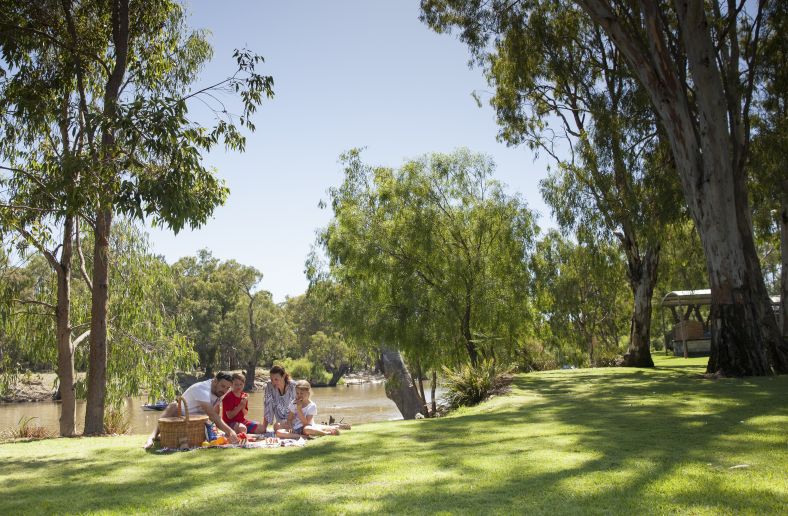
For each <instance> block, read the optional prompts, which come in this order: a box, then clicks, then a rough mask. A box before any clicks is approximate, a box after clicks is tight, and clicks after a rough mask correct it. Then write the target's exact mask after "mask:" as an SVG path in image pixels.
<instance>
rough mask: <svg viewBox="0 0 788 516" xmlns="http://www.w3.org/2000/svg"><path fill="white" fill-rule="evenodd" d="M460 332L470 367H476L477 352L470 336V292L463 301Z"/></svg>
mask: <svg viewBox="0 0 788 516" xmlns="http://www.w3.org/2000/svg"><path fill="white" fill-rule="evenodd" d="M460 330H461V331H462V337H463V338H464V339H465V349H466V350H467V351H468V358H470V360H471V365H472V366H473V367H476V363H477V362H478V361H479V352H478V350H477V349H476V344H475V343H474V342H473V335H472V334H471V300H470V292H469V293H468V294H467V299H466V301H465V313H464V314H463V316H462V321H461V323H460Z"/></svg>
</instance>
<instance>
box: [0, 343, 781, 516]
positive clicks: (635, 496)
mask: <svg viewBox="0 0 788 516" xmlns="http://www.w3.org/2000/svg"><path fill="white" fill-rule="evenodd" d="M655 363H656V367H655V368H653V369H632V368H594V369H574V370H557V371H546V372H535V373H530V374H518V375H516V376H515V377H514V380H513V384H512V391H511V392H510V393H509V394H507V395H504V396H498V397H495V398H493V399H492V400H489V401H487V402H485V403H483V404H481V405H478V406H476V407H471V408H463V409H460V410H458V411H456V412H454V413H453V414H451V415H450V416H447V417H445V418H438V419H432V420H430V419H426V420H417V421H399V422H386V423H371V424H366V425H360V426H358V427H355V428H354V429H353V431H352V432H348V433H346V434H343V435H341V436H339V437H337V438H332V439H320V440H317V441H314V442H311V443H309V445H308V446H307V447H305V448H302V449H292V448H283V449H280V450H210V451H196V452H187V453H175V454H171V455H162V454H148V453H145V452H143V451H142V450H141V449H140V448H139V443H140V439H141V437H140V436H122V437H113V438H106V437H89V438H87V437H86V438H73V439H65V438H61V439H54V440H46V441H35V442H26V443H15V444H3V445H0V476H2V478H3V479H5V481H4V482H3V483H2V485H0V512H2V513H4V514H20V513H44V512H60V511H63V510H64V509H66V508H67V510H68V512H74V513H93V512H101V513H105V514H120V513H149V512H163V511H164V512H173V513H205V514H207V513H216V512H217V511H221V510H222V509H223V508H225V507H226V505H225V504H226V503H227V499H228V498H232V499H233V500H234V501H233V504H234V505H235V507H236V508H237V509H238V510H249V511H254V512H256V511H259V510H260V508H262V507H265V508H266V509H267V510H270V511H273V512H275V513H279V512H289V511H299V512H308V513H315V512H320V513H328V514H336V513H359V512H364V513H370V512H383V513H389V514H391V513H405V512H416V513H435V512H443V513H468V512H472V513H481V512H492V513H498V512H503V511H506V512H509V513H511V512H512V511H514V512H527V513H529V514H544V513H552V514H555V513H570V514H571V513H583V514H602V513H604V514H657V513H659V514H665V513H672V512H690V513H693V514H720V513H736V514H778V513H781V512H784V511H785V508H786V504H787V503H788V476H786V472H785V464H786V463H788V446H787V445H788V443H787V442H786V435H785V433H784V429H785V428H786V425H788V407H786V406H785V404H784V403H781V400H784V399H785V397H786V395H787V394H788V377H786V376H777V377H753V378H745V379H717V380H710V379H707V378H704V377H702V373H703V372H704V367H705V360H704V359H683V358H673V357H663V356H655ZM229 464H232V467H229V466H228V465H229ZM274 471H287V472H293V474H287V475H277V474H264V473H265V472H274ZM206 486H210V489H206ZM239 492H240V493H243V496H237V493H239ZM283 493H287V494H288V496H282V494H283Z"/></svg>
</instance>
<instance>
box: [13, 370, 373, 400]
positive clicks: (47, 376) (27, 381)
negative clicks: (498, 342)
mask: <svg viewBox="0 0 788 516" xmlns="http://www.w3.org/2000/svg"><path fill="white" fill-rule="evenodd" d="M233 372H235V371H233ZM237 372H241V373H242V372H243V371H240V370H239V371H237ZM79 375H84V373H78V376H79ZM202 379H203V375H202V374H201V373H192V374H190V373H179V374H178V382H179V384H180V387H181V390H185V389H186V388H188V387H189V386H190V385H191V384H193V383H194V382H198V381H200V380H202ZM268 380H269V378H268V372H267V371H263V370H261V369H258V371H257V374H256V375H255V379H254V386H255V388H254V391H255V392H256V391H261V390H262V389H263V388H265V384H266V383H268ZM383 380H384V379H383V375H382V374H379V373H374V372H372V371H359V372H354V373H349V374H347V375H345V376H344V377H343V378H342V383H344V384H345V385H363V384H367V383H382V382H383ZM56 386H57V374H55V373H54V372H41V373H30V374H27V375H20V376H19V377H18V378H17V382H16V384H15V385H13V386H12V387H11V390H10V392H7V393H5V394H4V395H2V396H0V403H31V402H39V401H52V400H53V399H55V394H56V392H57V389H56ZM143 394H144V393H143Z"/></svg>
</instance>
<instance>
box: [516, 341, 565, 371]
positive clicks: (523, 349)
mask: <svg viewBox="0 0 788 516" xmlns="http://www.w3.org/2000/svg"><path fill="white" fill-rule="evenodd" d="M517 367H518V369H519V370H521V371H525V372H528V373H530V372H533V371H548V370H550V369H558V368H559V367H561V362H560V360H559V353H557V352H556V351H555V350H551V349H550V348H547V347H545V344H544V341H543V339H537V338H533V339H525V340H524V341H523V342H521V343H520V349H519V353H518V356H517Z"/></svg>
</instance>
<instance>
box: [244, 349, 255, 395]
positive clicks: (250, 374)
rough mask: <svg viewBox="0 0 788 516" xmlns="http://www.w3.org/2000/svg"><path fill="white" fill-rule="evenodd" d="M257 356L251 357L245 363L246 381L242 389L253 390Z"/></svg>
mask: <svg viewBox="0 0 788 516" xmlns="http://www.w3.org/2000/svg"><path fill="white" fill-rule="evenodd" d="M256 358H257V357H255V358H253V359H252V360H250V361H249V362H248V363H247V364H246V383H245V384H244V391H246V392H252V391H253V390H254V377H255V375H256V374H257V360H255V359H256Z"/></svg>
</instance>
